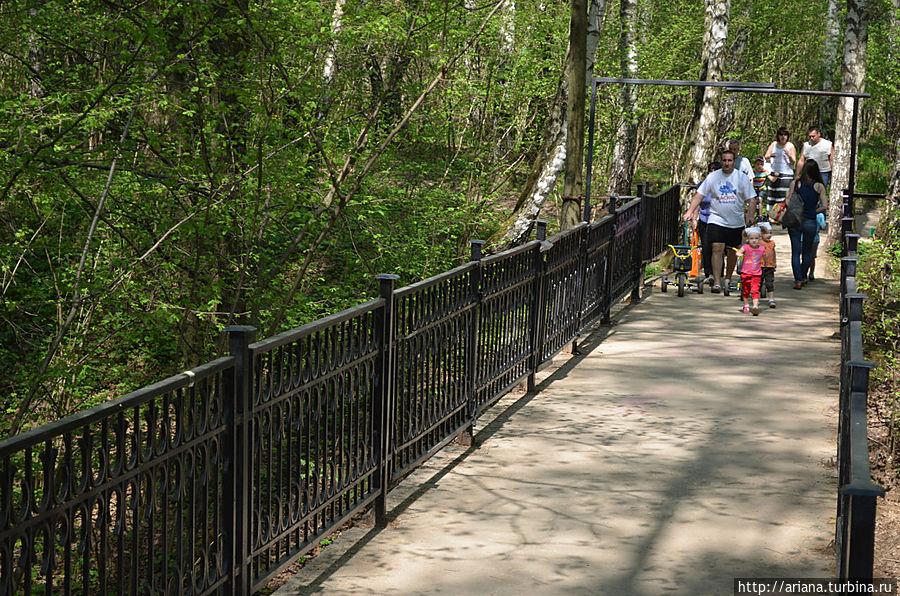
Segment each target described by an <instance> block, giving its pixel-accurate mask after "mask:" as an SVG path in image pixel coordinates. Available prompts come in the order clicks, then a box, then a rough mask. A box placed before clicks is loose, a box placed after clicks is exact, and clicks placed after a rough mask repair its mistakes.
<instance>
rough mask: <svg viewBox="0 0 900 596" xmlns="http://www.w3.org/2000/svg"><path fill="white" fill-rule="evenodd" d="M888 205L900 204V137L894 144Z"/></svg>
mask: <svg viewBox="0 0 900 596" xmlns="http://www.w3.org/2000/svg"><path fill="white" fill-rule="evenodd" d="M887 196H888V199H890V200H889V201H888V203H890V202H893V203H894V205H895V207H894V208H895V209H896V205H898V204H900V136H898V137H897V142H896V143H895V144H894V167H893V169H892V170H891V180H890V182H889V183H888V190H887Z"/></svg>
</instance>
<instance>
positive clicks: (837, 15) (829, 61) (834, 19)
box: [819, 0, 841, 139]
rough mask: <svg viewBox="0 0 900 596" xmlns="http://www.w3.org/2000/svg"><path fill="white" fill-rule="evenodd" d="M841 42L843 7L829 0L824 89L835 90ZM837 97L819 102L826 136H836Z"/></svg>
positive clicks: (823, 73)
mask: <svg viewBox="0 0 900 596" xmlns="http://www.w3.org/2000/svg"><path fill="white" fill-rule="evenodd" d="M840 43H841V9H840V5H839V4H838V0H828V12H827V13H826V15H825V43H824V44H823V45H822V91H834V87H835V86H834V81H835V78H836V75H837V70H838V49H839V48H840ZM836 107H837V104H836V102H835V98H833V97H823V98H822V99H821V101H820V103H819V126H820V127H821V128H822V133H823V135H824V136H828V137H829V138H832V139H833V138H834V112H835V109H836Z"/></svg>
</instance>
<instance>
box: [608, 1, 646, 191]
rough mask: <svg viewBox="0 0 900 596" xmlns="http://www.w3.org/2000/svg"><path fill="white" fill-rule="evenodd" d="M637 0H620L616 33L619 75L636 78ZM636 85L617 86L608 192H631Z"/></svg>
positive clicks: (634, 142)
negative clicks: (619, 27) (619, 26)
mask: <svg viewBox="0 0 900 596" xmlns="http://www.w3.org/2000/svg"><path fill="white" fill-rule="evenodd" d="M637 12H638V11H637V0H620V3H619V16H620V20H621V23H622V30H621V32H620V34H619V58H620V60H621V73H622V78H626V79H633V78H637V67H638V65H637V41H636V35H635V31H637ZM636 104H637V88H636V86H635V85H622V87H621V88H620V89H619V109H620V111H621V115H620V117H619V128H618V131H617V132H616V145H615V147H614V148H613V157H612V167H611V169H610V172H609V184H608V185H607V192H608V194H610V195H628V194H631V179H632V177H633V176H634V157H635V152H636V150H637V129H638V127H637V118H636V117H635V108H636Z"/></svg>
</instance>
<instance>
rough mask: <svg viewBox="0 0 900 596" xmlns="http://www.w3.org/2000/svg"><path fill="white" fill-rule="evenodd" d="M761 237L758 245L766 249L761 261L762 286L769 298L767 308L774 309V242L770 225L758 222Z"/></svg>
mask: <svg viewBox="0 0 900 596" xmlns="http://www.w3.org/2000/svg"><path fill="white" fill-rule="evenodd" d="M759 231H760V235H761V237H762V239H761V242H760V245H761V246H763V247H764V248H765V249H766V252H765V253H763V259H762V284H763V285H764V287H765V288H766V295H767V296H768V297H769V308H775V240H773V239H772V224H770V223H769V222H767V221H761V222H759Z"/></svg>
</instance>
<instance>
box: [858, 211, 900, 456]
mask: <svg viewBox="0 0 900 596" xmlns="http://www.w3.org/2000/svg"><path fill="white" fill-rule="evenodd" d="M859 247H860V249H861V250H860V251H859V253H858V256H859V265H858V269H857V283H858V291H859V292H860V293H863V294H866V295H867V297H868V298H867V300H866V301H865V302H864V303H863V339H864V341H865V342H866V356H867V358H870V359H871V360H873V361H875V363H876V364H877V367H876V368H875V369H873V371H872V377H871V382H870V383H871V385H870V386H871V387H876V386H880V387H882V388H883V392H884V393H887V395H888V399H887V401H886V404H885V405H886V406H887V408H888V409H889V410H890V411H889V412H888V413H887V416H888V417H889V419H890V420H891V425H890V433H891V444H892V445H900V441H897V439H898V438H900V418H898V416H897V414H898V413H900V384H898V381H900V359H898V347H900V279H898V276H897V275H896V272H897V271H900V233H898V231H897V214H896V213H895V212H894V211H893V210H889V211H886V212H885V213H883V214H882V221H881V223H880V224H879V229H878V233H877V234H876V235H875V237H874V238H873V239H872V240H869V241H866V242H861V243H860V245H859Z"/></svg>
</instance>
